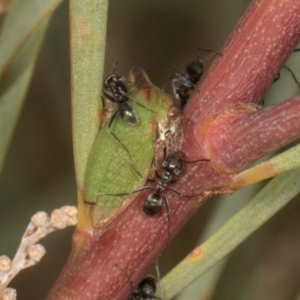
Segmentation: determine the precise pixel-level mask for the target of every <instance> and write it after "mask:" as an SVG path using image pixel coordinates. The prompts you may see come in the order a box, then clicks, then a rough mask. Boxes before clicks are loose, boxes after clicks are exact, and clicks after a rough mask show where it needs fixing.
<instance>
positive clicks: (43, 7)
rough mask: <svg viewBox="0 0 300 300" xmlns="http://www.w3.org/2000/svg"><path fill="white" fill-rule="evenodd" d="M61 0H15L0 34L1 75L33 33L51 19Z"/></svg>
mask: <svg viewBox="0 0 300 300" xmlns="http://www.w3.org/2000/svg"><path fill="white" fill-rule="evenodd" d="M60 2H61V0H26V1H20V0H13V1H12V2H11V4H10V8H9V13H8V14H7V16H6V19H5V22H4V24H3V27H2V32H1V36H0V54H1V55H0V77H1V76H2V75H3V73H4V72H5V71H6V69H7V67H9V64H10V63H12V62H13V60H14V59H15V57H16V55H17V54H18V51H20V50H21V47H22V45H24V44H25V43H26V41H27V40H28V39H30V38H31V34H32V33H33V32H34V31H35V30H36V29H37V28H39V27H40V26H42V24H44V23H45V22H46V20H48V19H49V17H50V15H51V14H52V13H53V11H54V10H55V8H56V7H57V6H58V5H59V4H60Z"/></svg>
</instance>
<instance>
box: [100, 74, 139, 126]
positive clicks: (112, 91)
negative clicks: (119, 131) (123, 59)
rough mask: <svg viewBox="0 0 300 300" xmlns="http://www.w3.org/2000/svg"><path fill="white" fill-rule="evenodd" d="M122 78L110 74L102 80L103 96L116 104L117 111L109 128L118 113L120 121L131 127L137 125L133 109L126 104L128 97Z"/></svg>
mask: <svg viewBox="0 0 300 300" xmlns="http://www.w3.org/2000/svg"><path fill="white" fill-rule="evenodd" d="M122 80H123V78H122V77H121V76H120V75H118V74H116V73H114V72H113V73H111V74H109V75H107V76H105V78H104V91H103V95H104V96H105V97H106V98H107V99H108V100H110V101H111V102H113V103H116V104H117V110H116V111H115V113H114V115H113V116H112V118H111V120H110V124H109V126H108V127H110V125H111V123H112V121H113V119H114V117H115V115H116V114H117V113H119V115H120V117H121V119H123V120H124V121H125V122H126V123H128V124H131V125H136V124H137V123H138V117H137V115H136V112H135V111H134V109H133V108H132V107H131V106H130V105H129V104H128V101H129V97H128V94H127V92H128V91H127V88H126V87H125V85H124V84H123V82H122Z"/></svg>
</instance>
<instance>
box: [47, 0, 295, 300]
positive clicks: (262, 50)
mask: <svg viewBox="0 0 300 300" xmlns="http://www.w3.org/2000/svg"><path fill="white" fill-rule="evenodd" d="M299 15H300V1H298V0H255V1H253V2H252V4H251V5H250V6H249V8H248V10H247V12H246V13H245V15H244V16H243V17H242V19H241V21H240V22H239V24H238V26H237V27H236V29H235V30H234V32H233V34H232V35H231V36H230V38H229V40H228V41H227V43H226V45H225V46H224V47H223V49H222V50H221V52H222V54H223V56H217V58H216V61H215V62H214V64H213V66H212V68H211V70H210V72H209V73H208V74H207V76H206V78H205V79H204V80H203V82H202V84H200V85H199V87H198V88H197V90H196V92H195V93H194V94H193V96H192V97H191V99H190V102H189V103H188V105H187V107H186V109H185V112H184V113H185V117H186V125H185V141H184V145H183V149H182V150H183V152H185V153H186V155H187V159H188V160H189V161H193V160H197V159H200V158H209V159H211V162H209V163H194V164H188V166H187V168H188V169H189V170H190V171H189V173H188V174H187V176H185V177H184V178H181V179H180V180H179V181H178V182H177V183H176V184H174V185H173V186H172V187H173V188H174V189H176V190H177V191H178V192H180V193H182V194H185V195H194V194H199V193H202V196H200V197H192V198H187V197H179V196H177V195H175V194H174V193H172V192H170V191H167V192H166V196H167V198H168V202H169V209H170V220H171V222H170V224H169V225H168V221H167V218H166V215H165V214H166V209H165V206H164V209H163V211H162V212H161V214H158V215H156V216H153V217H149V216H147V215H145V214H144V213H143V209H142V205H143V202H144V200H145V198H146V197H147V195H148V194H149V193H151V192H152V191H149V190H148V191H145V192H143V193H141V194H140V195H139V196H138V197H137V200H136V201H134V202H133V203H132V205H131V206H130V207H129V208H128V209H127V210H126V211H125V212H124V213H122V214H121V215H120V217H119V218H117V219H116V220H115V221H114V222H113V223H111V224H110V225H109V226H108V227H106V228H105V229H103V230H100V231H98V232H93V233H87V232H80V231H79V230H77V231H76V232H75V233H74V237H73V249H72V253H71V254H70V257H69V260H68V262H67V264H66V266H65V268H64V270H63V272H62V274H61V276H60V277H59V278H58V280H57V282H56V283H55V285H54V287H53V289H52V290H51V291H50V293H49V295H48V297H47V299H48V300H49V299H56V300H57V299H86V300H89V299H114V300H118V299H120V300H123V299H126V297H128V294H130V292H131V291H132V285H131V283H130V281H129V278H130V280H131V281H133V282H139V280H140V279H141V277H142V276H143V275H144V274H145V272H146V270H147V268H148V266H149V265H150V264H151V263H152V262H153V261H155V259H157V257H158V256H159V254H160V253H161V251H162V250H163V248H164V247H165V246H166V244H167V243H168V242H169V241H170V239H171V238H172V237H173V236H174V235H175V234H176V233H177V232H178V231H179V230H180V228H181V227H182V226H183V225H184V224H185V222H186V221H187V220H188V219H189V217H191V216H192V215H193V214H194V213H195V211H196V210H197V209H198V207H199V206H200V205H201V204H202V203H203V201H204V200H205V199H206V198H207V197H208V196H209V195H211V194H214V193H226V192H232V191H230V190H229V189H228V188H226V186H227V185H226V183H228V180H229V177H228V174H232V173H236V172H238V171H241V170H243V169H245V168H247V167H248V166H250V165H251V164H252V163H253V162H254V161H255V160H256V159H258V158H259V157H261V156H263V155H265V154H267V153H269V152H271V151H273V150H274V149H277V148H279V147H281V146H283V145H285V144H287V143H289V142H290V141H292V140H295V139H296V138H297V137H299V135H300V118H299V112H300V97H296V98H295V99H293V100H288V101H286V102H283V103H280V104H277V105H274V106H272V107H269V108H260V107H259V106H257V103H259V102H260V100H261V99H262V96H263V94H264V92H265V90H266V89H267V87H268V85H269V84H271V82H272V81H273V78H274V77H275V76H276V74H277V73H278V71H279V70H280V68H281V67H282V65H283V64H284V61H285V60H286V59H287V57H288V56H289V54H290V53H291V51H292V50H293V48H294V47H295V45H296V44H297V43H298V41H299V39H300V18H299ZM168 226H169V231H170V235H171V237H170V236H169V235H168Z"/></svg>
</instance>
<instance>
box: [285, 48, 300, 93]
mask: <svg viewBox="0 0 300 300" xmlns="http://www.w3.org/2000/svg"><path fill="white" fill-rule="evenodd" d="M296 50H297V51H298V50H300V49H296ZM283 67H284V68H285V69H286V70H288V71H289V72H290V74H291V75H292V77H293V79H294V81H295V83H296V84H297V86H298V89H299V90H300V84H299V82H298V80H297V77H296V75H295V73H294V72H293V71H292V70H291V69H290V68H289V67H288V66H286V65H284V66H283Z"/></svg>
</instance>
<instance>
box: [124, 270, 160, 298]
mask: <svg viewBox="0 0 300 300" xmlns="http://www.w3.org/2000/svg"><path fill="white" fill-rule="evenodd" d="M134 289H135V291H134V292H133V293H132V294H131V296H130V298H128V300H152V299H157V300H161V298H158V297H156V296H155V292H156V281H155V279H154V278H153V277H152V276H150V275H148V276H146V277H145V278H144V279H142V281H141V282H140V283H139V284H138V286H137V287H135V286H134Z"/></svg>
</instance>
